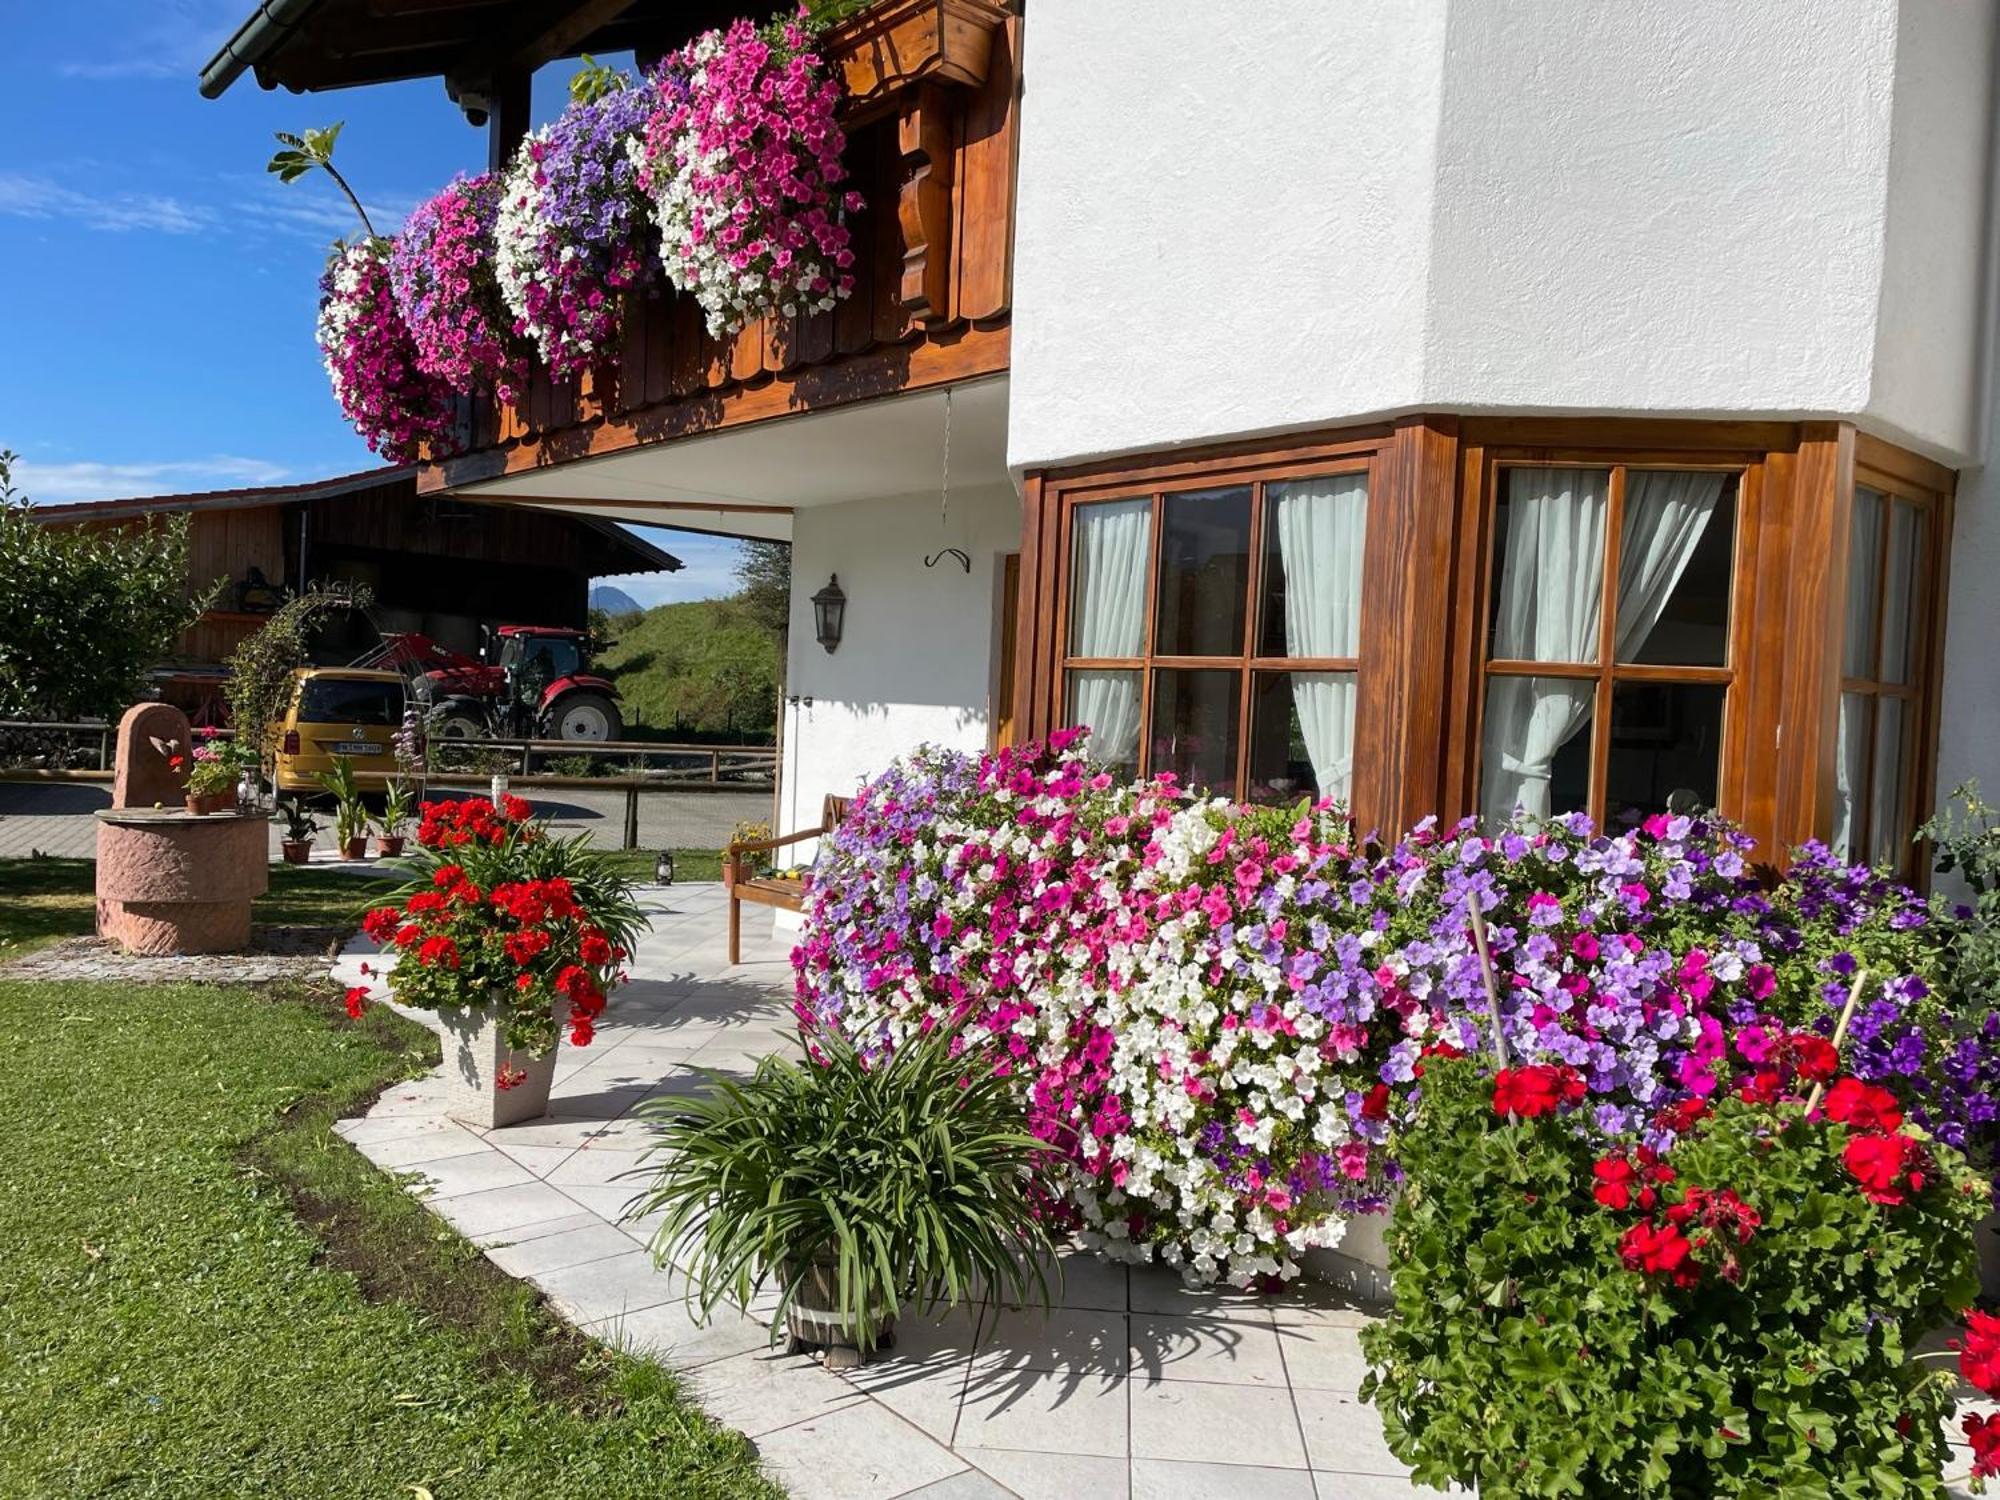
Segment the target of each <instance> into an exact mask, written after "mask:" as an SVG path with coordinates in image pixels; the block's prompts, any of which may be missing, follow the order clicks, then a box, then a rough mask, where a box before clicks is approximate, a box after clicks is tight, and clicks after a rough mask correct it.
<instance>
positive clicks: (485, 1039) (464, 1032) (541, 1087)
mask: <svg viewBox="0 0 2000 1500" xmlns="http://www.w3.org/2000/svg"><path fill="white" fill-rule="evenodd" d="M437 1015H438V1020H439V1021H440V1022H441V1023H442V1025H443V1027H444V1079H445V1105H444V1112H445V1113H446V1114H447V1115H449V1116H450V1117H451V1118H452V1119H454V1120H457V1121H458V1122H459V1123H460V1124H462V1125H472V1126H476V1127H478V1128H479V1129H481V1130H491V1129H494V1128H496V1127H498V1126H502V1125H518V1124H520V1123H521V1122H522V1121H523V1120H538V1119H540V1118H541V1117H542V1116H543V1115H545V1114H547V1113H548V1112H549V1090H550V1088H551V1087H553V1086H554V1084H555V1081H556V1054H557V1052H558V1050H559V1049H560V1043H558V1046H557V1047H551V1048H550V1049H549V1053H548V1055H547V1056H546V1057H529V1056H528V1055H527V1054H526V1053H524V1052H516V1051H515V1050H514V1049H513V1048H512V1047H509V1046H508V1045H507V1038H506V1036H505V1035H504V1034H503V1032H502V1029H501V1026H500V1023H499V1021H497V1020H496V1019H494V1018H493V1016H492V1015H491V1014H490V1013H489V1012H487V1011H484V1010H440V1011H439V1012H438V1013H437ZM558 1030H559V1031H560V1026H558ZM502 1069H505V1070H506V1071H507V1073H508V1074H509V1076H513V1075H514V1074H515V1073H519V1074H520V1075H521V1079H520V1082H518V1083H516V1084H515V1085H514V1086H513V1087H511V1088H505V1089H503V1088H501V1087H500V1086H499V1080H500V1074H501V1070H502Z"/></svg>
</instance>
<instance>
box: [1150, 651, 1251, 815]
mask: <svg viewBox="0 0 2000 1500" xmlns="http://www.w3.org/2000/svg"><path fill="white" fill-rule="evenodd" d="M1242 681H1243V677H1242V674H1241V673H1240V672H1231V671H1223V670H1218V669H1215V668H1203V669H1202V670H1200V671H1179V672H1174V671H1159V672H1155V673H1154V674H1153V741H1152V752H1153V755H1152V762H1151V764H1152V769H1153V771H1154V773H1155V774H1158V773H1159V772H1161V771H1172V772H1173V773H1174V774H1175V775H1176V776H1178V777H1180V779H1181V781H1182V783H1183V784H1184V785H1187V786H1194V787H1201V788H1204V789H1206V790H1208V791H1211V792H1222V793H1225V794H1228V795H1232V796H1233V795H1234V794H1235V791H1236V730H1237V724H1236V713H1237V692H1238V689H1239V687H1240V685H1241V683H1242Z"/></svg>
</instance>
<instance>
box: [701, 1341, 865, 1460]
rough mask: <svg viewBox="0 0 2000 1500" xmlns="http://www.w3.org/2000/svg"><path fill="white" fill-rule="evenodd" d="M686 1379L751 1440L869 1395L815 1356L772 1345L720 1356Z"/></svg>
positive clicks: (705, 1404)
mask: <svg viewBox="0 0 2000 1500" xmlns="http://www.w3.org/2000/svg"><path fill="white" fill-rule="evenodd" d="M687 1380H688V1386H689V1390H690V1392H691V1394H693V1395H694V1397H695V1398H696V1399H697V1400H698V1401H700V1403H701V1406H702V1409H703V1410H704V1411H706V1412H707V1413H708V1414H709V1415H710V1416H711V1417H713V1418H715V1420H716V1421H718V1422H720V1423H722V1424H723V1425H724V1426H725V1427H733V1428H735V1429H736V1430H737V1431H738V1432H740V1433H742V1434H743V1435H744V1436H745V1437H752V1438H755V1437H761V1436H763V1435H764V1434H765V1433H767V1432H775V1431H776V1430H777V1429H778V1428H780V1427H790V1426H791V1425H792V1424H794V1423H795V1422H806V1421H812V1420H815V1419H817V1418H820V1417H824V1416H828V1415H830V1414H831V1413H833V1412H835V1411H837V1410H839V1409H840V1408H841V1407H843V1406H852V1405H853V1404H854V1403H856V1402H858V1401H865V1400H867V1399H868V1398H867V1397H866V1396H865V1395H863V1394H862V1393H861V1392H860V1391H857V1390H855V1389H854V1388H853V1387H851V1386H849V1385H847V1384H845V1383H844V1382H843V1381H841V1380H839V1379H838V1378H836V1377H834V1376H832V1375H829V1374H828V1373H827V1372H826V1371H825V1370H823V1369H821V1368H820V1366H819V1362H818V1361H817V1360H814V1359H812V1358H810V1357H809V1356H806V1355H802V1354H781V1353H778V1352H776V1351H775V1350H769V1349H757V1350H753V1351H752V1352H750V1353H748V1354H739V1355H736V1356H734V1357H733V1358H730V1359H719V1360H716V1361H715V1362H714V1363H712V1364H706V1365H703V1366H702V1367H701V1368H700V1369H698V1370H695V1371H693V1372H692V1373H691V1374H689V1375H688V1377H687Z"/></svg>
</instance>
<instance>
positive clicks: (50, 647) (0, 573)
mask: <svg viewBox="0 0 2000 1500" xmlns="http://www.w3.org/2000/svg"><path fill="white" fill-rule="evenodd" d="M14 461H15V459H14V455H13V454H12V453H0V718H17V719H76V718H82V717H85V716H96V717H102V718H108V719H115V718H117V717H118V715H119V714H120V713H122V712H123V711H124V710H125V708H126V707H127V706H128V705H130V704H131V703H132V702H133V700H134V699H136V698H137V697H138V696H139V692H140V689H141V687H142V685H143V682H144V678H145V674H146V669H147V668H148V667H151V666H153V665H154V664H155V663H157V662H160V661H164V660H165V659H166V658H167V657H168V656H170V655H171V654H172V653H173V650H174V642H175V638H176V637H177V636H178V635H179V634H180V633H181V631H182V630H184V629H186V628H187V627H188V626H189V625H192V624H193V623H194V622H195V620H196V619H197V618H199V616H200V615H201V612H202V610H203V608H204V607H205V606H206V604H207V602H208V599H209V598H210V597H212V596H213V593H214V589H213V588H212V587H210V588H206V589H200V588H197V589H195V590H194V592H193V593H192V594H191V592H190V584H191V580H190V579H189V577H188V524H187V517H186V516H184V515H183V516H158V517H154V518H153V519H152V520H150V521H149V522H147V523H145V524H143V525H134V526H131V527H111V528H106V529H98V528H95V527H86V526H46V525H43V524H42V523H41V522H40V521H37V520H36V519H35V515H34V511H33V509H32V508H31V507H30V506H29V504H28V502H27V499H26V497H25V496H22V495H18V494H16V493H15V490H14V487H13V483H12V468H13V464H14Z"/></svg>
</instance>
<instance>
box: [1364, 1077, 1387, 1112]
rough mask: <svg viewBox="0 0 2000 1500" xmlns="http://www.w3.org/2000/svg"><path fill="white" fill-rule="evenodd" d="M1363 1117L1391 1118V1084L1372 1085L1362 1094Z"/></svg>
mask: <svg viewBox="0 0 2000 1500" xmlns="http://www.w3.org/2000/svg"><path fill="white" fill-rule="evenodd" d="M1361 1118H1362V1119H1364V1120H1386V1119H1388V1118H1389V1085H1388V1084H1386V1083H1378V1084H1374V1085H1372V1086H1371V1087H1370V1088H1369V1090H1368V1092H1367V1093H1365V1094H1363V1095H1362V1096H1361Z"/></svg>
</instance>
